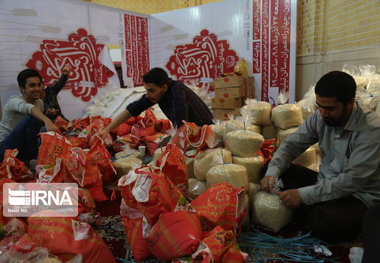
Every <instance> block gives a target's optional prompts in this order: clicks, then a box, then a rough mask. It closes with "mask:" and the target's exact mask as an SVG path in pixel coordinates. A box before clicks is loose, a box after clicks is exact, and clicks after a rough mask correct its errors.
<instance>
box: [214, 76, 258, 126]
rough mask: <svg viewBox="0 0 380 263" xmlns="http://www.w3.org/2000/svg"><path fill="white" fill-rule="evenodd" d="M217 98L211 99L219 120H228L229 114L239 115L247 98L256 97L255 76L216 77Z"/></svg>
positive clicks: (215, 114)
mask: <svg viewBox="0 0 380 263" xmlns="http://www.w3.org/2000/svg"><path fill="white" fill-rule="evenodd" d="M214 88H215V98H213V99H212V101H211V106H212V108H213V109H214V116H215V118H216V119H217V120H227V119H228V115H234V116H239V115H240V108H241V107H242V106H243V105H245V99H247V98H250V99H253V98H254V97H255V88H254V85H253V77H246V78H245V77H242V76H228V77H222V78H216V79H215V83H214Z"/></svg>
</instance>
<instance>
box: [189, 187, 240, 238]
mask: <svg viewBox="0 0 380 263" xmlns="http://www.w3.org/2000/svg"><path fill="white" fill-rule="evenodd" d="M245 194H246V191H245V189H244V188H240V189H239V188H235V187H233V186H232V185H231V184H229V183H219V184H216V185H214V186H212V187H210V188H209V189H208V190H207V191H206V192H204V193H203V194H201V195H200V196H198V197H197V198H196V199H195V200H193V201H192V202H191V206H192V207H193V208H194V209H195V211H197V213H198V215H199V216H200V220H201V225H202V231H204V232H205V231H206V232H208V231H211V230H212V229H213V228H214V227H215V226H221V227H223V228H224V229H226V230H227V229H228V230H233V231H235V230H236V229H237V228H239V226H240V224H241V220H242V218H243V216H244V210H245V207H244V198H245Z"/></svg>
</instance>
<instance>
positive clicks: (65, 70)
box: [62, 64, 71, 75]
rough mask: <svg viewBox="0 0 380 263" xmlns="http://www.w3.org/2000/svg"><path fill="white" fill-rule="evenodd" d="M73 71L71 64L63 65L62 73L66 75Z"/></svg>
mask: <svg viewBox="0 0 380 263" xmlns="http://www.w3.org/2000/svg"><path fill="white" fill-rule="evenodd" d="M70 71H71V66H70V65H69V64H66V66H64V67H63V69H62V73H63V74H65V75H68V74H69V73H70Z"/></svg>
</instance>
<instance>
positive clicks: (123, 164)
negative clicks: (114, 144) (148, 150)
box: [114, 156, 142, 178]
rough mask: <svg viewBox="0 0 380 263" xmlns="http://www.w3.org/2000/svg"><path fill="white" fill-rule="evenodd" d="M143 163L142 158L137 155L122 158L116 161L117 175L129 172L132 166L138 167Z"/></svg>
mask: <svg viewBox="0 0 380 263" xmlns="http://www.w3.org/2000/svg"><path fill="white" fill-rule="evenodd" d="M141 165H142V161H141V159H139V158H137V157H136V156H128V157H125V158H120V159H117V160H116V161H115V162H114V166H115V170H116V175H117V177H118V178H120V177H122V176H124V175H126V174H128V173H129V171H130V170H131V169H132V167H135V168H136V167H139V166H141Z"/></svg>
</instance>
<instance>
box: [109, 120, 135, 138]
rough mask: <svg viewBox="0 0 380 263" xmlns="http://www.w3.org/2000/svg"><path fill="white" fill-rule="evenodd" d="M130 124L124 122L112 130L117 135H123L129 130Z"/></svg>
mask: <svg viewBox="0 0 380 263" xmlns="http://www.w3.org/2000/svg"><path fill="white" fill-rule="evenodd" d="M131 129H132V126H131V125H130V124H128V123H126V122H124V123H122V124H121V125H119V126H118V127H116V128H115V129H113V130H112V132H114V133H116V135H118V136H123V135H126V134H128V133H130V132H131Z"/></svg>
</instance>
